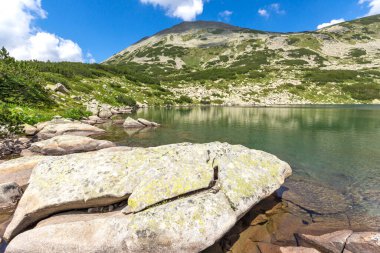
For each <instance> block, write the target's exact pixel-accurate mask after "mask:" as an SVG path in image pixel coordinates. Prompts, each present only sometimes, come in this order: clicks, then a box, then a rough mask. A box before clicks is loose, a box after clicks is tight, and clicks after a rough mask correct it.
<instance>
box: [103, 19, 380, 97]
mask: <svg viewBox="0 0 380 253" xmlns="http://www.w3.org/2000/svg"><path fill="white" fill-rule="evenodd" d="M103 64H106V65H125V66H128V67H129V68H131V69H135V70H136V71H139V72H141V73H143V74H144V75H146V76H147V77H149V78H153V79H156V80H158V82H160V84H161V86H162V87H164V88H165V89H168V90H169V91H170V92H171V93H172V94H171V95H170V94H169V95H168V97H167V98H166V99H167V100H175V99H178V97H179V96H180V95H182V96H187V97H190V98H191V99H193V100H195V101H200V102H204V103H215V102H216V103H230V104H289V103H371V102H373V101H375V102H376V101H377V99H380V87H379V86H380V71H379V69H380V15H375V16H371V17H365V18H361V19H357V20H354V21H349V22H345V23H340V24H337V25H334V26H330V27H327V28H324V29H321V30H317V31H313V32H300V33H273V32H263V31H257V30H251V29H247V28H241V27H236V26H232V25H229V24H224V23H220V22H209V21H196V22H183V23H181V24H179V25H176V26H174V27H172V28H169V29H166V30H163V31H161V32H158V33H156V34H155V35H153V36H151V37H147V38H144V39H143V40H141V41H139V42H137V43H135V44H133V45H131V46H130V47H128V48H126V49H125V50H123V51H121V52H119V53H117V54H115V55H113V56H112V57H110V58H109V59H107V60H106V61H105V62H104V63H103Z"/></svg>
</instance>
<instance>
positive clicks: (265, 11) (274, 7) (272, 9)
mask: <svg viewBox="0 0 380 253" xmlns="http://www.w3.org/2000/svg"><path fill="white" fill-rule="evenodd" d="M257 13H258V14H259V15H260V16H262V17H266V18H268V17H269V16H270V15H271V14H272V13H274V14H278V15H284V14H286V11H284V10H283V9H281V5H280V4H279V3H273V4H271V5H269V6H266V8H260V9H259V10H258V11H257Z"/></svg>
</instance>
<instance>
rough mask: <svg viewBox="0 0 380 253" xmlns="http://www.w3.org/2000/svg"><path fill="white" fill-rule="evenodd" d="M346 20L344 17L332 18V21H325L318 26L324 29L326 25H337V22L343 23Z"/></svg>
mask: <svg viewBox="0 0 380 253" xmlns="http://www.w3.org/2000/svg"><path fill="white" fill-rule="evenodd" d="M344 21H345V20H344V19H343V18H340V19H333V20H331V21H330V22H328V23H323V24H320V25H318V26H317V29H318V30H319V29H322V28H325V27H328V26H332V25H336V24H339V23H342V22H344Z"/></svg>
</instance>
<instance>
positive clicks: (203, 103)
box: [200, 98, 211, 105]
mask: <svg viewBox="0 0 380 253" xmlns="http://www.w3.org/2000/svg"><path fill="white" fill-rule="evenodd" d="M200 103H201V104H202V105H209V104H211V101H210V99H205V98H204V99H202V100H201V101H200Z"/></svg>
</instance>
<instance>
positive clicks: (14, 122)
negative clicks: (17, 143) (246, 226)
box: [0, 103, 23, 138]
mask: <svg viewBox="0 0 380 253" xmlns="http://www.w3.org/2000/svg"><path fill="white" fill-rule="evenodd" d="M22 124H23V121H22V116H21V114H19V113H17V112H13V111H11V110H10V108H9V106H8V105H6V104H4V103H0V138H6V137H9V136H11V135H13V134H19V133H21V132H22V130H23V128H22Z"/></svg>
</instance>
